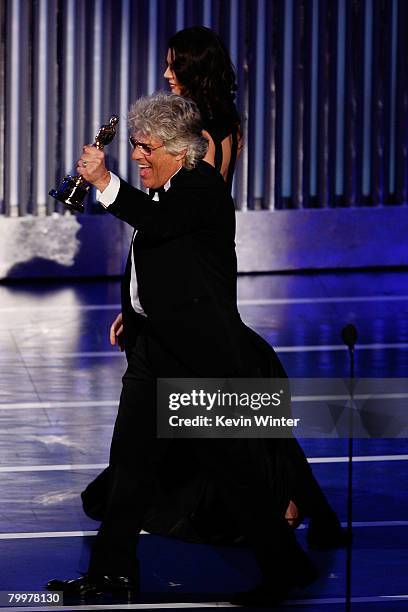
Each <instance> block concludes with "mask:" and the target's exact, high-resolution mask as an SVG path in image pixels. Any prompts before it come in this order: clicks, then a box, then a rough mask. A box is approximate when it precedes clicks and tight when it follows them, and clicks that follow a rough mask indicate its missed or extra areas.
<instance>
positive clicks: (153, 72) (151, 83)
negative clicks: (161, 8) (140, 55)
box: [147, 0, 157, 95]
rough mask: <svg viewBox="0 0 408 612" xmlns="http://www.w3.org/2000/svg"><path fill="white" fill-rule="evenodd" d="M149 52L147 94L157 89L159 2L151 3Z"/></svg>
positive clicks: (151, 1) (152, 1) (151, 0)
mask: <svg viewBox="0 0 408 612" xmlns="http://www.w3.org/2000/svg"><path fill="white" fill-rule="evenodd" d="M148 31H149V36H148V41H149V51H148V60H147V94H148V95H150V94H152V93H153V92H154V91H156V89H157V0H150V1H149V30H148Z"/></svg>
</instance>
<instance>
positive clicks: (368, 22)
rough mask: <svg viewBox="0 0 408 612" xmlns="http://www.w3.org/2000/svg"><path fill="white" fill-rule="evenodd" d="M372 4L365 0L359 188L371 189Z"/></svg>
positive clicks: (370, 1) (367, 192)
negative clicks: (361, 171) (361, 146)
mask: <svg viewBox="0 0 408 612" xmlns="http://www.w3.org/2000/svg"><path fill="white" fill-rule="evenodd" d="M372 66H373V4H372V0H366V3H365V13H364V111H363V113H364V114H363V156H362V157H363V178H362V183H363V184H362V186H361V190H362V193H363V196H366V197H368V196H369V195H370V191H371V95H372V72H373V67H372Z"/></svg>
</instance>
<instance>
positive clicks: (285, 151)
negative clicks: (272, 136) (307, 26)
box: [281, 0, 293, 198]
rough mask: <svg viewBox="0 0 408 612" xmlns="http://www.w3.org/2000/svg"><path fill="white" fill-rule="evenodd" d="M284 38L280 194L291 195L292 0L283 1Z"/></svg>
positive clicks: (285, 196) (287, 196)
mask: <svg viewBox="0 0 408 612" xmlns="http://www.w3.org/2000/svg"><path fill="white" fill-rule="evenodd" d="M284 6H285V24H284V28H285V39H284V50H283V74H284V75H285V78H284V80H283V104H282V109H283V133H282V166H281V167H282V196H283V197H284V198H290V196H291V195H292V180H291V179H292V155H291V143H292V65H293V0H286V2H285V5H284Z"/></svg>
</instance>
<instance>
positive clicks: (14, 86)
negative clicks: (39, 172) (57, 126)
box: [8, 0, 21, 217]
mask: <svg viewBox="0 0 408 612" xmlns="http://www.w3.org/2000/svg"><path fill="white" fill-rule="evenodd" d="M9 8H10V13H11V14H10V19H11V23H10V32H11V41H10V47H9V49H10V81H9V86H10V107H9V109H8V111H9V112H8V123H9V129H10V135H11V137H10V139H9V142H10V148H9V209H10V216H11V217H17V216H18V204H19V172H18V170H19V155H18V153H19V139H18V134H19V127H20V121H19V111H20V95H21V92H20V87H19V76H20V45H19V40H20V18H21V15H20V13H21V7H20V0H13V2H12V3H11V6H10V7H9Z"/></svg>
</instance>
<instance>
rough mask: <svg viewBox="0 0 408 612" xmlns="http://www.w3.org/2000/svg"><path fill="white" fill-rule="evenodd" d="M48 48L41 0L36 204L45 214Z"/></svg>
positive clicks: (44, 5)
mask: <svg viewBox="0 0 408 612" xmlns="http://www.w3.org/2000/svg"><path fill="white" fill-rule="evenodd" d="M47 50H48V4H47V0H39V4H38V48H37V65H36V75H37V82H36V88H37V116H36V117H35V119H34V120H35V122H36V132H37V142H36V145H37V146H36V150H35V156H34V159H35V174H36V187H37V189H36V193H35V194H33V195H34V197H35V204H36V205H37V214H38V215H44V214H45V211H46V202H47V196H48V190H49V187H48V185H47V171H46V170H47V166H48V163H47V156H48V151H47V132H48V122H47V110H48V109H47V103H48V95H47V93H48V87H47V84H48V78H47Z"/></svg>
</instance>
